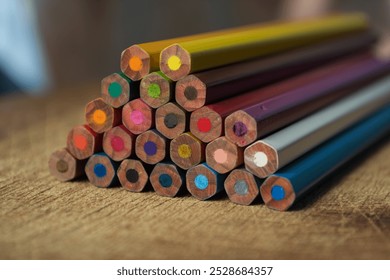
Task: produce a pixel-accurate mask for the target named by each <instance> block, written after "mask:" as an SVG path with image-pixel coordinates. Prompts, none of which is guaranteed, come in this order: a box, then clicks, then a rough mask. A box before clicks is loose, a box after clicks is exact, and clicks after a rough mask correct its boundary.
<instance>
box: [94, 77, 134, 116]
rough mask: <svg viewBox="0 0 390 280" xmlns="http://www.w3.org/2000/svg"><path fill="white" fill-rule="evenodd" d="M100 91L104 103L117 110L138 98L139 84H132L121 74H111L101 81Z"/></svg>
mask: <svg viewBox="0 0 390 280" xmlns="http://www.w3.org/2000/svg"><path fill="white" fill-rule="evenodd" d="M101 91H102V99H103V100H104V102H106V103H107V104H108V105H111V106H112V107H114V108H119V107H121V106H123V105H125V104H126V103H127V102H129V101H130V99H135V98H138V97H139V82H133V81H132V80H130V79H129V78H127V77H126V75H124V74H123V73H113V74H111V75H109V76H107V77H105V78H104V79H103V80H102V84H101Z"/></svg>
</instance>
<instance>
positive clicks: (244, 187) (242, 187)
mask: <svg viewBox="0 0 390 280" xmlns="http://www.w3.org/2000/svg"><path fill="white" fill-rule="evenodd" d="M234 191H235V192H236V194H239V195H246V194H248V184H247V183H246V182H245V181H244V180H238V181H237V182H236V183H235V184H234Z"/></svg>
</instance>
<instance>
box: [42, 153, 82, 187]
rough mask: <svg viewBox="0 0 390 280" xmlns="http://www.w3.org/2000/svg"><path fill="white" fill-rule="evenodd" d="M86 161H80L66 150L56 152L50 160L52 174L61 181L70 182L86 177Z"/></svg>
mask: <svg viewBox="0 0 390 280" xmlns="http://www.w3.org/2000/svg"><path fill="white" fill-rule="evenodd" d="M85 163H86V161H85V160H78V159H76V158H75V157H74V156H72V154H71V153H70V152H69V151H68V150H67V149H66V148H63V149H59V150H57V151H54V152H53V153H52V154H51V155H50V158H49V170H50V174H51V175H53V176H54V177H56V178H57V179H58V180H60V181H63V182H65V181H70V180H73V179H76V178H78V177H80V176H82V175H84V174H85V173H84V166H85Z"/></svg>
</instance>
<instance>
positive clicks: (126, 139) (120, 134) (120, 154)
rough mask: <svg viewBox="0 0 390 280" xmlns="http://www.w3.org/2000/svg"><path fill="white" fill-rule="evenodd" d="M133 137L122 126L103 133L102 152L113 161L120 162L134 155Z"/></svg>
mask: <svg viewBox="0 0 390 280" xmlns="http://www.w3.org/2000/svg"><path fill="white" fill-rule="evenodd" d="M134 148H135V135H134V134H133V133H131V132H130V131H128V130H127V129H126V127H125V126H124V125H118V126H115V127H113V128H111V129H110V130H109V131H107V132H105V133H104V136H103V151H104V152H105V153H106V154H107V155H108V156H109V157H110V158H111V159H113V160H115V161H121V160H124V159H125V158H128V157H130V156H131V155H132V154H133V153H134Z"/></svg>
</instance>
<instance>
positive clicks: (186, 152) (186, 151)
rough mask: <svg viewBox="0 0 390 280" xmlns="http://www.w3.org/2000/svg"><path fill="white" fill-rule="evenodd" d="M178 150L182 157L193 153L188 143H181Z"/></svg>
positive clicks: (187, 156)
mask: <svg viewBox="0 0 390 280" xmlns="http://www.w3.org/2000/svg"><path fill="white" fill-rule="evenodd" d="M177 151H178V153H179V156H180V157H181V158H189V157H190V156H191V154H192V150H191V147H190V146H188V145H187V144H181V145H180V146H179V148H178V149H177Z"/></svg>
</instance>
